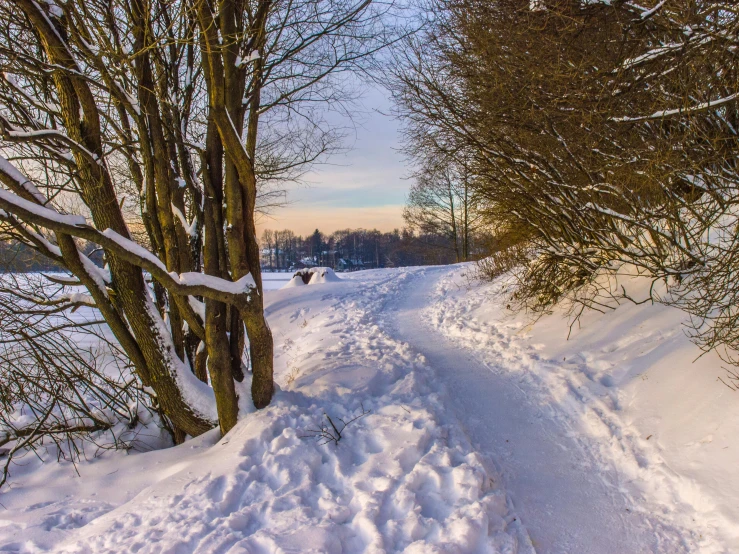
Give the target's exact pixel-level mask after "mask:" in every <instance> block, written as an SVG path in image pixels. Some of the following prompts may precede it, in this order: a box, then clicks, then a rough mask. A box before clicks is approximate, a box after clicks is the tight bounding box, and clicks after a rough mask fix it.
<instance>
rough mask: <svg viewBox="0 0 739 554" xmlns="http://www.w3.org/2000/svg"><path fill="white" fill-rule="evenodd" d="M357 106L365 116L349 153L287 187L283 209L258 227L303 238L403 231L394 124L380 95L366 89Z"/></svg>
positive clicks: (402, 170)
mask: <svg viewBox="0 0 739 554" xmlns="http://www.w3.org/2000/svg"><path fill="white" fill-rule="evenodd" d="M361 104H362V105H363V109H361V110H360V111H361V112H365V113H364V115H361V116H360V117H359V118H358V119H359V121H356V122H355V125H356V131H355V132H354V133H352V135H351V136H350V137H349V138H348V139H347V140H348V141H349V142H350V143H352V147H351V149H350V150H349V151H348V152H346V153H342V154H338V155H335V156H332V157H331V158H330V159H329V160H328V164H324V165H320V166H317V167H316V168H314V170H312V171H311V172H310V173H309V174H308V175H306V176H305V183H304V184H301V185H292V186H290V188H289V190H288V202H289V204H288V205H287V206H285V207H282V208H278V209H276V210H275V211H274V212H273V213H271V214H270V215H269V216H262V217H261V218H260V219H259V220H258V222H257V227H258V228H257V232H258V234H259V236H261V234H262V232H263V230H264V229H272V230H281V229H291V230H292V231H294V232H295V233H296V234H299V235H304V236H305V235H307V234H310V233H312V232H313V231H314V230H315V229H319V230H320V231H321V232H323V233H326V234H329V233H332V232H333V231H336V230H339V229H347V228H352V229H355V228H359V227H363V228H367V229H379V230H380V231H392V230H393V229H396V228H401V227H403V218H402V212H403V205H404V203H405V197H406V194H407V192H408V188H409V186H410V181H409V180H408V179H405V178H404V176H406V175H407V174H408V173H409V171H408V169H407V167H406V164H405V163H404V158H403V155H402V154H401V153H400V152H398V151H397V150H398V148H399V146H400V142H399V140H400V135H399V132H398V131H399V122H398V121H397V120H395V119H394V118H392V117H391V116H389V115H386V114H387V112H389V110H390V101H389V99H388V97H387V93H386V92H385V91H381V90H379V89H374V88H372V89H368V90H367V91H366V92H365V94H364V95H363V98H362V101H361Z"/></svg>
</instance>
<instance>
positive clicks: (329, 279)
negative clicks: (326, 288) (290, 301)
mask: <svg viewBox="0 0 739 554" xmlns="http://www.w3.org/2000/svg"><path fill="white" fill-rule="evenodd" d="M304 275H310V276H311V277H310V280H309V281H308V283H305V282H304V281H303V276H304ZM340 281H341V278H340V277H339V276H338V275H336V273H334V270H333V269H331V268H330V267H309V268H306V269H300V270H298V271H297V272H295V274H294V275H293V277H292V279H290V281H288V283H287V284H286V285H285V286H284V287H283V288H286V289H287V288H292V287H302V286H303V285H306V284H308V285H319V284H323V283H337V282H340Z"/></svg>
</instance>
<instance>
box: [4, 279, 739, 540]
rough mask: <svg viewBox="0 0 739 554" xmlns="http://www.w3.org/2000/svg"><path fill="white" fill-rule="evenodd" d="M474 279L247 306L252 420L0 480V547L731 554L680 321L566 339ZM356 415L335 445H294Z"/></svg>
mask: <svg viewBox="0 0 739 554" xmlns="http://www.w3.org/2000/svg"><path fill="white" fill-rule="evenodd" d="M472 270H473V266H471V265H457V266H446V267H434V268H410V269H397V270H373V271H363V272H356V273H351V274H344V275H342V279H341V282H332V281H331V280H328V282H324V283H322V286H320V287H313V286H311V287H290V288H284V289H282V290H269V288H270V287H265V288H266V289H267V290H266V292H265V304H266V313H267V319H268V321H269V324H270V327H271V328H272V330H273V334H274V340H275V377H276V381H277V384H278V390H277V393H276V396H275V399H274V401H273V403H272V404H271V405H270V406H269V407H268V408H266V409H264V410H260V411H256V412H255V411H253V409H249V404H250V401H249V397H248V389H249V379H248V377H247V379H245V381H244V383H241V384H238V391H239V395H240V405H242V406H243V408H244V410H243V412H242V414H241V417H240V420H239V423H238V424H237V426H236V427H235V428H234V429H233V430H232V432H230V433H229V434H228V435H227V436H226V437H224V438H223V439H221V440H218V437H217V431H211V432H209V433H206V434H205V435H203V436H201V437H198V438H197V439H194V440H189V441H187V442H186V443H185V444H183V445H180V446H178V447H174V448H170V449H165V450H156V451H151V452H136V451H131V452H130V453H129V454H128V455H126V454H124V453H123V452H106V453H104V454H103V455H101V456H99V457H90V459H89V460H88V461H83V462H81V463H80V464H79V466H78V468H77V471H78V472H79V475H77V473H75V471H74V469H73V468H72V466H71V465H70V464H68V463H65V462H62V463H60V464H57V463H53V462H50V463H47V464H44V465H38V464H37V465H36V466H34V467H33V469H30V468H29V469H26V470H24V471H21V472H19V475H15V474H14V478H13V479H12V480H11V483H10V486H9V487H8V488H6V489H4V490H3V491H2V492H0V496H1V497H2V498H0V502H2V504H3V506H5V508H6V510H4V511H2V512H0V513H1V514H2V515H0V520H1V521H0V550H2V551H7V550H10V551H16V552H37V551H46V550H53V551H54V552H80V553H88V552H90V553H91V552H95V553H98V552H100V553H105V552H134V551H135V552H142V553H145V552H232V553H237V552H248V553H259V552H351V553H354V552H367V553H370V552H372V553H375V552H388V553H390V552H410V553H413V552H418V553H429V552H459V553H467V552H480V553H483V552H490V553H505V554H519V553H520V554H531V553H533V552H534V551H535V550H534V549H536V552H540V553H567V554H574V553H587V554H605V553H614V554H616V553H618V554H622V553H627V552H628V553H631V552H640V553H642V552H659V553H665V554H676V553H681V552H701V553H704V552H705V553H709V554H710V553H719V552H721V553H723V552H732V551H737V549H739V525H738V524H737V523H736V522H738V521H739V513H738V512H739V508H737V502H736V499H737V498H739V477H738V476H737V475H736V472H735V471H734V466H735V459H736V455H735V453H734V449H735V447H736V446H735V437H736V436H737V431H739V417H737V416H739V405H738V404H737V402H736V396H735V394H734V393H732V392H731V391H730V390H729V389H728V388H726V387H725V386H724V385H722V384H721V383H719V382H717V377H718V376H720V375H722V370H721V368H720V364H719V363H718V360H717V359H716V358H715V357H714V356H712V355H710V354H709V355H707V356H704V357H703V358H701V359H700V360H698V361H697V362H695V363H692V361H693V359H694V358H695V357H696V356H697V354H698V351H697V349H696V347H695V346H693V345H692V344H691V343H690V342H689V341H688V339H687V338H686V337H685V336H684V334H683V333H682V330H681V327H680V321H681V318H682V314H681V313H680V312H677V311H675V310H674V309H670V308H666V307H663V306H652V305H648V304H644V305H639V306H636V305H633V304H624V305H622V306H620V307H618V309H616V310H615V311H612V312H608V313H606V314H598V313H588V314H586V315H585V317H584V319H583V321H582V328H580V329H575V330H574V331H573V336H572V338H571V339H570V340H569V341H567V340H565V339H566V337H567V333H568V326H567V320H566V319H563V317H562V314H561V313H559V312H555V313H554V314H552V315H548V316H545V317H543V318H542V319H541V320H539V321H538V322H537V323H535V324H532V323H531V322H530V321H529V320H527V319H526V317H525V316H521V315H514V314H511V313H509V312H508V311H507V310H506V309H505V295H504V291H505V288H506V282H505V280H504V279H499V280H498V281H495V282H493V283H480V282H477V281H475V280H474V279H473V278H472V277H471V273H472ZM318 275H320V272H319V273H318ZM265 276H267V277H273V275H272V274H265ZM279 277H281V278H282V279H276V280H277V281H278V282H279V281H280V280H281V281H282V282H284V281H285V280H286V279H289V278H290V276H289V274H279ZM324 279H325V276H324ZM270 280H272V279H269V278H267V279H265V281H270ZM641 286H642V284H641V283H640V282H635V283H634V284H633V286H630V288H629V290H630V291H632V290H637V289H638V288H639V287H641ZM82 309H83V310H85V309H89V308H82ZM185 369H186V368H185ZM363 410H365V411H368V412H369V413H368V414H367V415H366V416H365V417H362V418H360V419H358V420H356V421H354V422H353V423H351V424H350V425H349V426H347V427H346V429H344V433H343V436H342V438H341V440H340V441H339V442H338V443H337V444H333V443H330V442H329V443H325V444H322V442H323V441H318V440H316V439H315V438H311V437H310V436H309V435H311V430H314V429H318V428H319V427H320V426H321V425H322V423H326V421H327V420H326V415H329V416H330V417H331V418H332V419H333V420H334V421H338V420H339V419H340V418H341V419H343V420H345V421H349V420H351V419H352V418H353V417H355V416H357V415H359V414H361V413H362V411H363Z"/></svg>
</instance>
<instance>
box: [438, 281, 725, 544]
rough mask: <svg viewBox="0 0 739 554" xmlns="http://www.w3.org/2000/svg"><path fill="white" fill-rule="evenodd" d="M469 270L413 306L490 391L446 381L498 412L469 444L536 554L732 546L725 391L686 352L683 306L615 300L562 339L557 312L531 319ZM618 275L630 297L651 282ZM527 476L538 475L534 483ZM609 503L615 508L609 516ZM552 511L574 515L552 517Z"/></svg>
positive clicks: (710, 366) (703, 361)
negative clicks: (493, 474) (496, 466)
mask: <svg viewBox="0 0 739 554" xmlns="http://www.w3.org/2000/svg"><path fill="white" fill-rule="evenodd" d="M465 274H466V275H465ZM469 278H470V275H469V271H468V270H467V269H460V270H457V271H455V272H452V273H447V274H446V275H444V276H443V277H442V278H441V279H440V280H439V281H438V282H437V283H435V284H433V285H432V286H431V287H430V289H431V290H429V291H428V292H429V294H431V295H433V298H434V301H433V303H432V305H431V307H430V308H429V309H428V310H427V311H426V315H427V318H428V319H429V321H430V322H431V326H432V327H433V328H435V329H436V330H437V331H438V332H439V333H440V334H443V335H444V336H445V337H446V340H448V341H450V342H449V343H447V344H448V345H449V347H450V348H459V347H463V348H464V349H465V350H466V352H467V353H469V355H470V357H471V358H472V360H473V361H474V363H473V362H470V363H469V364H465V365H464V366H460V367H464V369H465V370H467V372H470V373H473V375H474V377H473V378H479V379H482V376H483V375H485V374H488V375H489V376H490V377H489V378H486V379H485V381H486V384H489V385H490V386H484V387H483V386H480V381H479V380H478V381H475V382H473V383H467V384H466V388H465V385H464V384H462V385H460V386H459V387H458V388H457V390H458V392H459V394H460V395H462V396H463V398H464V399H467V400H469V405H470V406H474V407H478V406H479V404H478V402H476V401H475V395H479V396H483V397H485V398H487V399H488V401H489V403H490V404H492V405H498V406H499V408H498V410H499V411H500V412H501V415H504V416H505V422H506V424H505V425H502V426H500V428H497V429H492V430H491V429H480V430H479V431H478V432H477V436H478V437H479V441H480V442H479V443H478V444H480V445H481V447H482V448H483V449H484V450H485V451H488V452H491V453H492V454H493V455H494V458H495V459H496V461H497V462H498V463H500V464H503V465H505V466H507V467H508V469H507V470H506V471H504V472H503V479H504V481H505V482H506V488H507V490H508V492H509V494H510V495H511V497H512V500H513V503H514V505H515V506H516V508H517V512H518V513H519V514H520V516H521V517H522V519H523V521H524V523H525V524H526V525H527V528H528V529H529V532H530V534H531V536H532V539H533V540H534V543H535V544H536V545H537V549H538V548H539V547H541V546H542V545H546V546H545V547H544V548H543V549H542V550H543V551H545V552H549V551H553V552H564V551H567V552H669V553H673V552H674V553H677V552H701V553H718V552H722V553H723V552H737V551H739V525H737V522H739V505H738V504H737V499H738V498H739V477H737V475H736V472H735V471H734V467H735V460H736V449H737V444H736V440H735V437H736V436H737V434H738V433H739V404H738V403H737V400H739V398H737V396H736V394H735V393H734V392H732V391H731V390H729V389H728V388H727V387H725V386H724V385H723V384H722V383H721V382H719V380H718V378H719V377H723V376H724V375H725V373H724V370H723V368H722V363H721V361H720V360H719V358H718V356H717V355H715V353H709V354H706V355H704V356H703V357H701V358H699V359H697V358H698V357H699V355H700V354H701V352H700V350H699V349H698V348H697V347H696V346H695V345H693V344H692V343H691V342H690V341H689V339H688V337H687V336H686V335H685V333H684V329H683V327H682V323H683V322H685V321H686V317H685V314H683V313H682V312H680V311H678V310H676V309H674V308H670V307H666V306H659V305H651V304H644V305H639V306H637V305H634V304H632V303H630V302H626V303H624V304H622V305H621V306H619V307H617V309H615V310H614V311H612V312H608V313H606V314H600V313H598V312H586V314H585V315H584V317H583V318H582V321H581V322H580V325H579V326H578V325H576V326H575V327H573V330H572V336H571V337H570V339H569V340H566V338H567V335H568V332H569V322H568V319H567V318H566V317H565V316H564V315H563V313H562V309H558V310H555V312H554V313H553V314H551V315H547V316H544V317H542V318H541V319H540V320H539V321H537V322H536V323H532V322H531V321H530V320H529V319H528V318H527V317H526V316H521V315H518V316H514V315H512V314H511V313H510V312H508V311H507V310H506V309H505V295H504V291H505V290H506V287H507V283H506V282H505V281H504V280H499V281H498V282H496V283H493V284H485V285H480V284H475V283H471V282H470V280H469ZM622 281H623V283H622V284H624V285H626V288H627V290H629V293H630V294H631V295H632V297H634V298H643V297H645V296H646V294H647V292H648V290H649V287H650V285H651V281H649V280H646V279H643V280H641V279H639V278H633V279H628V278H624V279H622ZM433 344H434V345H436V346H438V345H439V344H443V343H440V342H439V341H436V340H435V341H434V342H433ZM473 366H477V368H476V370H477V371H473V370H472V369H471V368H472V367H473ZM454 379H455V380H456V381H459V380H460V379H463V378H462V377H461V376H460V374H459V373H458V372H457V373H455V375H454ZM510 399H514V400H515V401H514V402H511V400H510ZM458 400H459V399H458ZM479 411H480V410H471V411H470V413H468V414H467V417H468V418H474V417H475V412H479ZM482 411H483V412H484V413H486V414H488V416H490V415H491V414H492V413H493V412H494V411H495V410H494V409H492V408H491V409H485V410H482ZM467 425H468V429H474V427H475V426H476V425H478V426H479V424H476V423H475V422H474V421H468V422H467ZM524 427H528V429H529V431H528V432H527V433H524V434H521V433H520V429H521V428H524ZM516 431H518V432H516ZM472 433H473V435H474V434H475V431H472ZM504 435H505V439H504ZM509 441H510V442H509ZM555 446H556V447H555ZM565 449H566V450H565ZM563 453H564V454H565V455H564V456H563V455H562V454H563ZM552 465H554V466H556V468H552V467H551V466H552ZM540 473H549V474H551V475H550V478H549V479H547V480H544V481H543V482H542V479H541V477H540V476H539V474H540ZM554 476H556V479H554V478H553V477H554ZM532 483H534V488H532V486H531V484H532ZM561 485H565V486H564V487H562V486H561ZM598 496H602V498H600V499H598V498H597V497H598ZM614 506H615V507H618V510H620V514H619V513H615V512H614V513H613V514H612V517H610V518H609V517H608V511H609V510H610V511H613V509H614V508H613V507H614ZM552 510H553V513H550V511H552ZM565 517H566V518H567V521H578V522H580V524H578V526H577V528H576V529H575V528H572V527H570V526H567V525H564V524H563V520H564V518H565ZM608 527H610V528H611V529H612V530H611V531H609V534H608V536H609V539H608V542H609V544H607V545H606V544H604V541H603V538H602V536H603V535H602V533H603V530H604V529H605V528H608ZM588 541H590V542H588Z"/></svg>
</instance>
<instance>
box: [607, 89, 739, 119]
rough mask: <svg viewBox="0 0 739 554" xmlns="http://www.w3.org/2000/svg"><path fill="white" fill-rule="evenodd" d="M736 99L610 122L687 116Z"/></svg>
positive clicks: (726, 98) (723, 99) (735, 95)
mask: <svg viewBox="0 0 739 554" xmlns="http://www.w3.org/2000/svg"><path fill="white" fill-rule="evenodd" d="M737 97H739V93H736V92H735V93H734V94H730V95H729V96H725V97H724V98H719V99H718V100H709V101H708V102H702V103H700V104H696V105H695V106H689V107H687V108H675V109H672V110H660V111H657V112H654V113H653V114H652V115H645V116H639V117H629V116H624V117H614V118H613V119H612V121H618V122H626V121H647V120H651V119H663V118H665V117H670V116H673V115H687V114H692V113H697V112H701V111H704V110H708V109H710V108H715V107H718V106H721V105H723V104H726V103H728V102H731V101H733V100H736V98H737Z"/></svg>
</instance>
